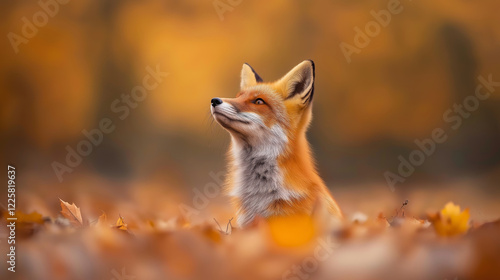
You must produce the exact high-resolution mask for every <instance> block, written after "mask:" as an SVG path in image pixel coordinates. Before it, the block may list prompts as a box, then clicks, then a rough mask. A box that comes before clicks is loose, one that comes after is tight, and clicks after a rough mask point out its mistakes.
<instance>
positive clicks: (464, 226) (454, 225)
mask: <svg viewBox="0 0 500 280" xmlns="http://www.w3.org/2000/svg"><path fill="white" fill-rule="evenodd" d="M469 217H470V213H469V209H468V208H467V209H465V210H464V211H462V212H461V211H460V206H458V205H455V204H453V202H448V203H447V204H446V205H445V207H444V208H443V209H442V210H441V211H440V212H438V213H436V214H434V215H430V216H429V219H430V220H431V222H432V224H433V225H434V229H436V232H437V233H438V234H439V235H441V236H454V235H459V234H463V233H465V232H467V231H468V230H469V227H470V225H469Z"/></svg>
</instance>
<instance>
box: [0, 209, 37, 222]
mask: <svg viewBox="0 0 500 280" xmlns="http://www.w3.org/2000/svg"><path fill="white" fill-rule="evenodd" d="M8 213H9V212H4V215H3V216H4V218H12V217H11V216H9V214H8ZM15 217H16V218H17V222H18V223H35V224H43V223H44V220H43V216H42V214H40V213H38V212H36V211H33V212H31V214H24V213H23V212H21V211H16V216H15Z"/></svg>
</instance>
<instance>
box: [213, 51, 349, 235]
mask: <svg viewBox="0 0 500 280" xmlns="http://www.w3.org/2000/svg"><path fill="white" fill-rule="evenodd" d="M314 78H315V66H314V62H313V61H312V60H305V61H303V62H302V63H300V64H299V65H297V66H295V68H293V69H292V70H291V71H290V72H288V73H287V74H286V75H285V76H283V77H282V78H281V79H279V80H278V81H275V82H273V83H265V82H263V80H262V79H261V78H260V77H259V75H257V73H256V72H255V71H254V70H253V68H252V67H251V66H250V65H249V64H246V63H245V64H243V68H242V70H241V83H240V91H239V93H238V94H237V95H236V97H235V98H213V99H212V100H211V107H210V109H211V113H212V116H213V117H214V119H215V120H216V121H217V122H218V123H219V124H220V125H221V126H222V127H223V128H224V129H225V130H227V131H228V132H229V134H230V135H231V146H230V149H229V161H230V165H229V174H228V178H227V183H228V184H227V185H228V192H229V195H230V196H231V197H232V198H233V201H234V204H235V206H236V208H237V209H238V212H237V223H238V225H239V226H240V227H244V226H246V225H248V224H250V223H251V222H252V221H253V220H254V219H255V218H256V217H262V218H265V219H268V218H271V217H276V216H288V215H304V214H305V215H312V214H313V211H314V210H315V209H316V208H317V205H321V207H323V209H325V208H326V209H327V210H328V212H329V213H330V214H331V215H333V216H334V217H336V218H341V217H342V213H341V211H340V208H339V206H338V205H337V203H336V202H335V200H334V198H333V197H332V195H331V194H330V192H329V191H328V188H327V187H326V186H325V184H324V182H323V180H322V179H321V178H320V176H319V175H318V173H317V171H316V168H315V164H314V160H313V158H312V156H311V151H310V148H309V143H308V141H307V139H306V130H307V127H308V125H309V123H310V121H311V117H312V116H311V115H312V112H311V111H312V101H313V95H314Z"/></svg>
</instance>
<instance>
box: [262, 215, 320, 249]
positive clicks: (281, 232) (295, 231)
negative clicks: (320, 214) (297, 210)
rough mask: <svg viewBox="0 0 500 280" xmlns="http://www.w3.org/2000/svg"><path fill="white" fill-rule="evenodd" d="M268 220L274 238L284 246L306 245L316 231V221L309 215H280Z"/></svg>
mask: <svg viewBox="0 0 500 280" xmlns="http://www.w3.org/2000/svg"><path fill="white" fill-rule="evenodd" d="M268 221H269V229H270V233H271V237H272V239H273V240H274V241H275V242H276V244H278V245H280V246H283V247H296V246H301V245H304V244H306V243H308V242H309V241H311V240H312V239H313V237H314V236H315V233H316V230H315V226H314V221H313V219H312V217H310V216H308V215H292V216H278V217H272V218H269V220H268Z"/></svg>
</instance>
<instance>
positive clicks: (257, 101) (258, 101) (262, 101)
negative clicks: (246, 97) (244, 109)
mask: <svg viewBox="0 0 500 280" xmlns="http://www.w3.org/2000/svg"><path fill="white" fill-rule="evenodd" d="M253 103H254V104H255V105H264V104H266V102H264V100H263V99H262V98H257V99H255V101H254V102H253Z"/></svg>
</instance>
